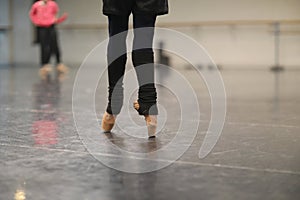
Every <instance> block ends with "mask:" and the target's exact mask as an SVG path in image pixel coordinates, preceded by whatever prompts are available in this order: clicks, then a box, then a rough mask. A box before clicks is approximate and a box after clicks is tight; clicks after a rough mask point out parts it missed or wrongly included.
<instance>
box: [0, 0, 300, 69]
mask: <svg viewBox="0 0 300 200" xmlns="http://www.w3.org/2000/svg"><path fill="white" fill-rule="evenodd" d="M3 2H4V1H2V0H1V16H2V15H3V14H2V10H4V9H3V6H2V4H3ZM13 2H14V4H13V6H14V8H13V13H14V15H13V16H14V17H13V18H14V21H13V36H14V48H13V49H14V60H15V62H16V63H33V64H38V63H39V49H38V46H33V45H32V26H31V23H30V21H29V18H28V12H29V9H30V6H31V4H32V1H30V0H27V1H24V0H13ZM57 2H58V4H59V5H60V8H61V13H63V12H68V13H69V19H68V20H67V21H66V22H65V23H64V24H63V25H60V26H59V36H60V41H61V48H62V53H63V60H64V61H65V62H66V63H71V64H76V65H80V63H81V62H82V61H83V59H84V58H85V56H86V55H87V54H88V53H89V52H90V51H91V50H92V49H93V48H94V47H95V46H96V45H97V44H98V43H99V42H101V41H103V40H104V39H106V38H107V35H108V34H107V29H105V28H102V29H101V28H99V29H97V28H88V29H79V28H67V26H68V25H74V24H77V25H91V26H92V25H104V26H105V24H106V23H107V20H106V17H105V16H103V15H102V11H101V9H102V1H101V0H89V1H74V0H57ZM169 4H170V14H169V15H166V16H162V17H159V18H158V24H164V23H178V22H199V21H226V20H299V19H300V12H299V10H300V1H299V0H209V1H207V0H184V1H183V0H169ZM1 18H2V17H1ZM0 22H1V23H2V21H1V20H0ZM281 28H282V29H283V30H284V31H283V33H282V35H281V40H280V42H281V43H280V63H281V64H282V65H283V66H286V67H291V68H292V67H298V66H300V56H299V53H297V52H300V33H299V30H300V24H298V25H289V26H287V25H286V26H283V27H281ZM172 29H175V30H178V31H181V32H183V33H186V34H187V35H189V36H191V37H192V38H194V39H195V40H196V41H198V42H199V43H200V44H202V45H203V46H204V47H205V48H206V49H207V51H208V52H209V53H210V55H211V56H212V58H213V59H214V60H215V62H216V63H217V64H220V65H222V66H224V68H249V67H256V68H263V69H268V68H269V67H270V66H271V65H273V64H274V32H273V31H274V27H273V26H272V25H267V24H266V25H240V26H228V25H218V26H199V27H190V26H189V25H187V26H186V27H172ZM291 30H292V31H291ZM291 32H292V33H293V34H290V33H291ZM1 35H2V34H0V40H1V38H2V37H3V35H2V36H1ZM1 41H2V40H1ZM166 45H168V44H166ZM6 48H7V45H6V46H5V45H3V43H2V42H1V49H0V51H1V52H6V51H5V49H6ZM2 55H4V54H2V53H1V56H2ZM1 58H2V57H1ZM2 60H3V59H2ZM2 60H1V61H2ZM3 61H4V62H5V60H3ZM3 61H2V62H3ZM178 62H179V63H180V61H178Z"/></svg>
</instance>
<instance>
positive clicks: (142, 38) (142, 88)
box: [106, 14, 158, 115]
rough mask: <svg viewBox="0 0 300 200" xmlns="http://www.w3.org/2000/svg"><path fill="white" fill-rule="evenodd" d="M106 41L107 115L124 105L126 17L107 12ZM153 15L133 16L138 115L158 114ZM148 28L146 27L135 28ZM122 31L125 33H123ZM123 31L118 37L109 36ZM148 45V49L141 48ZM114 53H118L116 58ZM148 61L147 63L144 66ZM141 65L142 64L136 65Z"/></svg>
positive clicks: (117, 112)
mask: <svg viewBox="0 0 300 200" xmlns="http://www.w3.org/2000/svg"><path fill="white" fill-rule="evenodd" d="M108 20H109V36H110V39H109V44H108V50H107V52H108V54H107V60H108V63H109V65H108V78H109V96H108V106H107V109H106V111H107V112H108V113H110V114H115V115H116V114H119V113H120V110H121V108H122V105H123V76H124V73H125V65H126V60H127V56H126V36H127V31H128V20H129V16H123V15H122V16H121V15H120V16H119V15H109V16H108ZM155 21H156V15H137V14H134V15H133V27H134V29H135V30H134V40H133V52H132V62H133V65H134V67H135V69H136V74H137V77H138V83H139V93H138V95H139V96H138V102H139V104H140V109H139V110H138V112H139V114H140V115H148V114H151V115H157V113H158V111H157V106H156V99H157V94H156V89H155V84H154V57H153V49H152V43H153V35H154V26H155ZM143 27H150V28H147V29H143V30H142V31H141V29H137V30H136V28H143ZM124 31H125V32H124ZM121 32H124V34H121V35H120V36H118V37H117V39H116V38H115V37H112V36H114V35H116V34H118V33H121ZM142 47H149V48H142ZM117 55H121V56H119V57H118V58H116V57H117ZM144 64H147V65H144ZM140 65H143V67H138V66H140Z"/></svg>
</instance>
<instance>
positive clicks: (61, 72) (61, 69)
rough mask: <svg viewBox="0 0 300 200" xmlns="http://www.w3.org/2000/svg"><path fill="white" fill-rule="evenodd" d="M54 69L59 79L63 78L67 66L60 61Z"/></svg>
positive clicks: (67, 69) (66, 71)
mask: <svg viewBox="0 0 300 200" xmlns="http://www.w3.org/2000/svg"><path fill="white" fill-rule="evenodd" d="M56 70H57V77H58V79H59V80H60V81H62V80H64V79H65V76H66V74H67V73H68V72H69V68H68V67H67V66H65V65H64V64H62V63H60V64H58V65H57V66H56Z"/></svg>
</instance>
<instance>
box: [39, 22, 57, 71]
mask: <svg viewBox="0 0 300 200" xmlns="http://www.w3.org/2000/svg"><path fill="white" fill-rule="evenodd" d="M39 40H40V45H41V65H42V66H43V65H45V64H48V63H49V62H50V58H51V55H53V54H55V56H56V62H57V64H58V63H60V50H59V47H58V41H57V34H56V29H55V26H54V25H52V26H50V27H39Z"/></svg>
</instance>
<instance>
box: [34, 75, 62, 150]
mask: <svg viewBox="0 0 300 200" xmlns="http://www.w3.org/2000/svg"><path fill="white" fill-rule="evenodd" d="M60 86H61V85H60V82H59V81H58V80H57V79H55V80H47V81H42V80H41V81H40V82H38V83H36V84H34V85H33V96H34V97H35V101H34V118H33V124H32V133H33V138H34V142H35V144H36V145H42V146H45V145H46V146H48V145H55V144H57V141H58V134H57V132H58V128H59V127H58V124H57V120H58V104H59V101H60Z"/></svg>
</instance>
